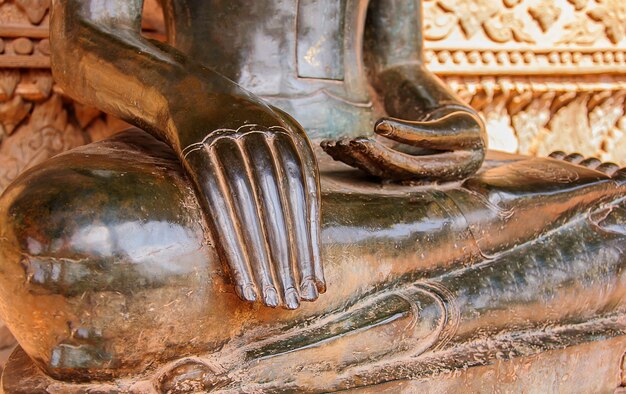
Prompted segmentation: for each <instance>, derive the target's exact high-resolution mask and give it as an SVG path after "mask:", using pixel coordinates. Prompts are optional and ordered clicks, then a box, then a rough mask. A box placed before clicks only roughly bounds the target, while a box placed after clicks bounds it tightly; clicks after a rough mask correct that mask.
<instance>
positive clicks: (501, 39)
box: [484, 12, 535, 44]
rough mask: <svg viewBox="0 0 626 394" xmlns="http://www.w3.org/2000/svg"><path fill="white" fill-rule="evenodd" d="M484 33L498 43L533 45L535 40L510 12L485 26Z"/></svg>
mask: <svg viewBox="0 0 626 394" xmlns="http://www.w3.org/2000/svg"><path fill="white" fill-rule="evenodd" d="M484 28H485V33H486V34H487V36H488V37H489V38H491V39H492V40H493V41H495V42H498V43H505V42H509V41H511V40H515V41H517V42H526V43H529V44H534V43H535V39H534V38H533V37H532V36H531V35H530V34H528V33H527V32H526V31H525V30H524V24H523V23H522V21H520V20H519V19H517V18H516V17H515V15H514V14H513V13H511V12H507V13H504V14H500V15H499V16H498V18H496V19H495V20H492V21H491V22H490V23H488V24H485V26H484Z"/></svg>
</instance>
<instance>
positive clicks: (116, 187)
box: [0, 141, 216, 378]
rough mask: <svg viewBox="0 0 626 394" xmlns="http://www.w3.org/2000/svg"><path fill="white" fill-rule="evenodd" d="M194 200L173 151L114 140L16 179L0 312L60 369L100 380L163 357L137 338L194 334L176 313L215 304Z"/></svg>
mask: <svg viewBox="0 0 626 394" xmlns="http://www.w3.org/2000/svg"><path fill="white" fill-rule="evenodd" d="M107 144H108V145H107ZM111 144H114V148H115V149H116V151H113V150H111V149H110V148H111V146H109V145H111ZM115 144H117V145H115ZM118 153H119V154H118ZM160 160H161V161H160ZM155 165H157V166H159V168H160V169H159V170H158V171H155V168H156V167H155ZM192 200H193V192H192V191H191V189H190V188H189V187H187V186H186V184H185V182H184V178H183V176H182V172H181V171H180V169H179V168H177V167H176V164H175V162H172V160H171V158H162V157H159V155H158V152H157V153H156V155H154V156H151V155H149V154H147V153H146V151H145V150H142V149H139V148H137V147H133V146H132V145H130V144H127V145H124V144H120V142H119V141H117V142H115V141H113V142H105V143H102V144H95V145H93V146H92V147H87V148H81V150H78V151H74V152H69V153H67V154H65V155H62V156H58V157H56V158H54V159H52V160H50V161H48V162H46V163H44V165H42V166H39V167H36V168H34V169H32V170H30V171H29V172H27V173H25V174H24V175H22V176H21V177H20V178H19V179H18V180H16V181H15V182H14V183H13V184H12V185H11V186H10V187H9V188H8V189H7V190H6V192H5V193H4V194H3V195H2V197H1V198H0V313H1V314H2V318H3V319H4V320H5V321H6V323H7V325H8V326H9V328H10V329H11V330H12V331H13V332H14V333H15V334H16V337H17V340H18V342H19V343H20V345H21V346H22V348H23V349H24V350H25V351H26V353H27V354H28V355H29V356H30V357H31V358H33V359H34V360H36V361H37V362H38V363H39V365H40V366H42V367H43V368H45V369H46V370H47V371H48V372H49V373H50V374H51V375H53V376H55V377H60V378H68V377H70V378H80V377H81V374H84V376H89V377H90V378H94V377H97V376H99V375H100V376H108V374H109V373H110V372H114V373H115V374H121V373H124V372H125V371H129V370H132V369H135V368H140V365H141V363H142V362H146V361H149V360H150V357H151V356H150V354H153V355H160V354H163V355H165V357H167V355H166V354H165V353H167V350H164V349H163V346H162V344H158V343H156V342H154V341H152V342H150V343H142V336H143V338H169V339H171V340H172V341H173V342H174V344H173V345H176V346H180V344H179V343H185V341H187V340H188V339H191V338H192V335H197V333H193V332H192V331H190V332H188V333H187V330H184V331H185V332H181V333H179V332H178V331H181V330H182V329H183V327H182V326H181V325H180V321H182V320H183V319H184V318H185V316H187V317H188V318H190V319H193V318H194V316H196V315H197V314H199V312H198V311H202V312H203V313H205V314H206V313H207V309H210V307H209V305H208V304H207V303H206V302H205V298H204V294H205V293H206V287H207V286H208V285H209V284H210V283H212V281H211V279H210V278H209V276H210V274H211V273H212V272H214V271H215V270H216V268H210V267H209V266H210V265H211V264H212V261H213V260H212V257H213V252H212V250H211V249H210V248H209V245H208V243H207V241H206V238H205V234H204V229H203V227H202V217H201V214H200V211H199V209H197V208H194V202H193V201H192ZM181 300H185V304H184V305H181V304H180V302H181ZM170 310H171V311H170ZM187 334H188V336H190V338H186V337H185V335H187ZM189 346H190V345H189ZM178 350H179V351H180V348H179V349H178ZM172 351H173V350H172ZM155 357H156V356H155Z"/></svg>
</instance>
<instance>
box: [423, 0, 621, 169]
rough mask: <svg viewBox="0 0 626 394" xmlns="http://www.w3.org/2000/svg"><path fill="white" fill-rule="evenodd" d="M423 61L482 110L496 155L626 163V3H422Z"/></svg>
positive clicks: (536, 0)
mask: <svg viewBox="0 0 626 394" xmlns="http://www.w3.org/2000/svg"><path fill="white" fill-rule="evenodd" d="M424 18H425V41H426V42H425V47H426V51H425V60H426V62H427V63H428V65H429V68H430V69H431V70H433V71H435V72H437V73H439V74H440V75H441V76H443V77H444V79H446V80H447V81H448V83H449V84H450V85H451V86H452V87H453V89H454V90H456V91H457V92H458V93H459V94H460V95H461V96H462V97H464V98H465V99H466V100H468V101H470V102H471V104H472V105H473V106H474V107H475V108H476V109H478V110H480V111H481V112H482V114H483V115H484V117H485V119H486V120H487V123H488V130H489V134H490V140H491V147H492V148H495V149H504V150H508V151H512V152H520V153H527V154H537V155H544V154H546V153H548V152H550V151H552V150H555V149H561V150H565V151H580V152H581V153H583V154H585V155H590V156H598V157H600V158H602V159H603V160H613V161H617V162H620V163H621V164H624V159H623V158H624V157H626V155H625V153H626V138H624V133H625V132H626V118H625V117H624V115H625V114H624V97H625V96H626V93H625V90H624V89H625V86H626V2H624V1H623V0H424Z"/></svg>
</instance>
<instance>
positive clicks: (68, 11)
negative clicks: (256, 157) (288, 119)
mask: <svg viewBox="0 0 626 394" xmlns="http://www.w3.org/2000/svg"><path fill="white" fill-rule="evenodd" d="M142 3H143V1H142V0H133V1H119V0H99V1H95V0H93V1H84V0H83V1H77V0H67V1H61V0H58V1H55V2H54V3H53V12H52V21H51V37H52V45H53V51H52V54H53V55H52V56H53V57H52V67H53V72H54V75H55V78H56V80H57V81H58V83H60V84H61V86H62V87H63V89H64V90H65V91H66V92H67V93H68V94H69V95H71V96H72V97H74V98H76V99H78V100H79V101H81V102H83V103H87V104H90V105H93V106H95V107H97V108H99V109H101V110H103V111H105V112H107V113H110V114H113V115H115V116H117V117H120V118H122V119H124V120H126V121H128V122H129V123H131V124H134V125H136V126H138V127H141V128H143V129H145V130H147V131H149V132H151V133H152V134H154V135H156V136H158V137H159V138H161V139H164V140H166V141H167V142H169V143H170V145H172V146H173V147H174V149H175V150H177V151H179V152H180V151H181V150H182V149H184V148H185V147H186V146H187V145H189V144H191V143H194V142H198V140H201V139H202V138H203V137H204V136H205V135H206V133H207V132H209V131H211V130H213V129H217V128H220V127H231V128H237V127H239V126H241V121H240V119H235V118H233V117H228V116H224V111H222V112H221V113H219V114H217V113H215V111H214V109H215V108H216V107H220V106H221V107H224V106H226V107H228V105H231V106H236V105H237V104H239V105H242V106H245V104H242V103H244V102H248V101H254V102H255V104H258V108H256V112H255V114H254V115H253V116H248V117H249V118H251V119H252V120H258V119H259V118H263V116H264V115H265V113H266V112H270V110H269V108H266V106H265V105H264V104H263V103H261V102H260V100H258V99H256V98H255V97H253V96H252V95H251V94H249V93H248V92H246V91H245V90H243V89H241V88H240V87H239V86H237V85H236V84H235V83H234V82H232V81H230V80H228V79H226V78H224V77H223V76H221V75H220V74H218V73H216V72H214V71H212V70H210V69H207V68H205V67H202V66H200V65H198V64H195V63H194V62H191V61H189V60H188V59H187V58H186V57H185V56H184V55H183V54H181V53H179V52H178V51H176V50H175V49H174V48H171V47H169V46H167V45H165V44H161V43H155V42H152V41H150V40H148V39H146V38H144V37H142V36H141V30H140V29H141V26H140V19H141V8H142ZM247 115H250V114H247ZM268 126H271V124H270V125H268Z"/></svg>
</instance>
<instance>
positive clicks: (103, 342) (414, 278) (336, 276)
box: [0, 131, 626, 379]
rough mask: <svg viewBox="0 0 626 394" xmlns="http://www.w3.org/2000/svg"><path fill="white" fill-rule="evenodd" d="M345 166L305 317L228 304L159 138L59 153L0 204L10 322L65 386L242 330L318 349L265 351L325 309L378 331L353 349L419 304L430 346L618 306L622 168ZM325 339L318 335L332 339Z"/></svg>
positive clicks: (1, 294) (227, 289) (208, 349)
mask: <svg viewBox="0 0 626 394" xmlns="http://www.w3.org/2000/svg"><path fill="white" fill-rule="evenodd" d="M346 171H347V170H346V169H345V168H343V167H334V166H332V165H327V164H326V163H323V165H322V173H323V177H322V188H323V190H322V195H323V207H322V208H323V231H322V238H323V253H324V263H325V270H326V276H327V280H328V287H329V290H328V293H327V294H325V295H322V296H321V297H320V299H319V300H318V301H316V302H315V303H310V304H308V303H307V304H304V305H303V307H302V308H301V309H300V310H298V311H286V310H280V311H268V309H266V308H265V307H261V306H259V305H249V304H246V303H243V302H241V301H240V300H239V299H238V298H237V296H236V295H235V294H234V292H233V290H232V285H231V284H230V282H229V279H228V276H227V274H226V272H225V270H224V269H223V267H222V266H221V264H220V262H219V260H218V259H217V255H216V253H215V250H214V246H213V244H212V241H211V240H210V239H209V238H208V237H209V235H208V234H209V231H207V229H206V228H205V225H204V220H203V219H202V216H201V211H200V209H199V208H198V205H197V201H196V199H195V197H194V193H193V191H192V189H191V188H190V186H189V184H188V183H187V182H186V179H185V177H184V175H183V174H182V170H181V169H180V167H179V165H178V164H177V161H176V159H175V158H174V157H173V156H172V154H171V153H170V152H169V151H168V150H167V148H165V147H164V146H163V145H161V144H160V143H158V142H156V141H155V140H153V139H152V137H149V136H147V135H146V134H144V133H141V132H138V131H133V132H130V133H126V134H124V135H121V136H119V137H116V138H114V139H113V140H110V141H105V142H102V143H98V144H92V145H91V146H87V147H83V148H80V149H78V150H75V151H71V152H68V153H65V154H63V155H60V156H57V157H56V158H54V159H52V160H51V161H49V162H48V163H46V165H45V166H41V167H37V168H35V169H32V170H30V171H28V172H27V173H26V174H24V175H23V176H22V177H21V178H20V180H18V181H17V182H16V183H14V184H13V185H12V186H11V187H10V188H9V189H8V190H7V191H6V192H5V194H4V195H3V196H2V198H1V199H0V264H1V266H0V311H1V312H2V317H3V319H5V320H6V322H7V324H8V325H9V327H10V328H11V329H12V331H13V332H14V333H15V334H16V336H17V339H18V341H19V343H20V345H21V346H22V348H23V349H24V350H25V351H26V353H27V354H29V355H30V356H31V357H32V358H33V359H34V360H36V362H37V363H38V364H39V365H40V366H42V367H44V368H45V369H46V370H47V371H49V372H50V373H51V374H52V375H53V376H57V377H62V378H63V377H68V376H69V377H76V378H80V377H84V376H89V377H92V378H93V377H101V378H106V377H109V376H112V375H123V374H125V373H130V372H134V371H135V372H136V371H143V369H144V368H145V367H146V366H147V365H150V364H151V363H152V362H153V361H154V360H165V361H167V360H172V359H175V358H179V357H181V356H186V355H191V354H201V353H207V354H210V353H212V352H219V351H222V350H223V348H224V347H226V348H227V347H228V345H227V344H228V343H229V342H232V341H233V338H239V339H238V340H239V341H240V344H241V345H242V346H244V347H245V346H246V345H249V344H250V343H256V342H258V343H265V345H264V346H262V347H259V348H255V349H254V350H250V351H248V353H246V354H248V355H249V357H252V358H254V357H257V358H259V359H264V358H267V357H268V356H275V355H278V354H280V355H283V354H286V356H281V357H287V358H288V357H292V356H290V355H289V354H288V353H290V352H293V351H294V350H298V349H303V351H314V350H311V347H312V345H311V344H306V343H305V344H303V345H298V343H297V341H296V340H295V339H293V338H291V339H290V338H286V339H285V338H283V339H280V338H279V339H278V340H277V341H275V342H271V343H266V342H267V341H268V338H272V335H275V336H277V337H280V335H278V334H279V333H284V332H287V331H288V330H289V329H291V328H294V327H295V328H298V329H299V327H300V328H302V327H304V328H302V329H303V330H306V329H308V328H306V327H308V326H307V325H309V324H313V323H311V321H316V320H315V319H321V317H320V316H322V317H329V319H330V323H329V322H325V323H323V324H322V323H320V324H321V326H320V327H322V326H324V327H329V326H328V324H331V325H332V319H333V317H334V318H335V319H336V320H337V321H343V320H342V319H347V317H346V316H345V313H347V312H346V311H348V312H349V315H350V317H349V318H350V319H356V318H355V317H354V316H360V317H359V318H358V319H361V320H363V321H365V323H362V327H361V326H359V327H361V328H363V327H365V328H367V327H370V328H371V330H373V331H371V332H372V333H373V334H371V335H374V336H373V337H372V338H369V339H368V340H365V339H364V338H360V339H359V341H365V342H369V343H374V342H375V339H374V338H384V337H385V335H391V334H390V333H386V332H385V331H384V329H383V328H379V326H378V324H379V323H380V322H386V321H387V320H384V319H383V318H384V317H385V316H386V315H385V314H389V316H402V317H401V318H398V319H399V320H397V323H393V324H398V325H400V326H402V324H404V323H402V319H404V318H405V317H406V316H409V317H410V315H411V313H412V312H411V311H410V306H409V307H407V308H408V309H407V308H405V304H406V303H407V302H408V303H409V304H410V303H416V304H417V305H420V310H421V314H420V316H419V318H418V321H419V324H418V325H417V326H418V328H417V329H415V330H416V331H415V333H414V335H415V336H416V338H418V339H419V340H420V341H422V340H423V341H424V344H425V345H424V348H423V349H421V350H420V351H424V350H426V349H427V348H428V346H431V345H432V344H433V343H436V342H437V340H438V339H437V338H438V335H440V334H441V332H443V331H445V330H444V327H443V326H442V325H445V324H448V323H449V321H450V319H452V320H454V319H456V320H457V321H456V328H455V331H454V335H456V336H457V337H459V338H468V337H471V336H472V332H474V331H476V330H478V329H481V328H485V327H489V329H490V330H493V331H494V332H497V331H498V330H500V329H505V328H506V329H513V328H515V327H531V326H533V325H534V324H537V325H540V324H542V323H545V322H546V321H551V322H561V321H568V322H571V321H586V320H589V319H593V318H596V317H598V316H600V315H602V314H605V313H610V312H612V311H616V310H621V309H623V305H624V300H623V298H622V293H624V291H625V290H626V289H624V288H623V286H622V284H621V283H622V280H621V279H620V278H622V271H623V266H624V263H625V262H626V257H625V256H623V254H622V252H621V249H620V247H619V245H620V244H622V245H623V241H624V238H625V237H626V230H625V228H626V226H625V224H626V213H625V212H626V211H625V210H624V207H623V203H621V202H620V199H621V198H623V197H624V196H626V194H625V191H626V189H625V187H624V179H626V177H624V174H622V173H620V172H618V174H617V175H616V176H614V177H613V178H611V177H608V176H606V175H604V174H602V173H600V172H597V171H593V170H589V169H587V168H583V167H579V166H575V165H572V164H569V163H565V162H562V161H557V160H552V159H527V158H520V157H516V156H502V155H500V156H498V157H495V158H493V159H492V160H491V161H488V162H487V164H486V166H485V168H484V169H483V170H481V171H480V172H479V173H478V174H477V175H476V176H474V177H472V178H471V179H469V180H467V181H465V182H464V183H463V184H450V185H439V186H433V185H422V186H402V185H381V184H379V183H375V182H372V181H371V180H368V179H364V178H363V179H360V180H357V181H356V182H355V181H354V179H355V178H354V174H355V173H354V172H351V171H348V172H346ZM347 177H349V178H350V179H351V180H352V182H351V183H350V184H348V183H347V182H345V181H344V179H345V178H347ZM531 277H532V278H531ZM511 278H512V279H511ZM531 279H532V280H531ZM572 283H575V285H573V284H572ZM575 286H578V287H577V288H576V289H577V291H578V293H579V294H589V297H590V298H589V300H590V301H589V305H587V308H586V309H584V310H582V309H581V308H580V307H578V306H576V305H573V304H572V303H571V300H570V299H569V298H568V294H569V293H568V292H569V291H570V290H572V289H574V287H575ZM600 287H601V288H602V289H603V292H602V294H598V292H597V289H598V288H600ZM396 295H398V297H396ZM394 297H395V298H394ZM579 297H580V295H579ZM405 300H408V301H405ZM367 308H372V310H376V311H379V312H380V313H379V314H378V315H376V313H374V315H376V316H377V317H376V316H374V317H373V315H372V314H370V313H369V312H368V313H366V312H363V311H364V310H367ZM455 308H456V309H455ZM453 309H455V310H454V311H453ZM555 311H556V312H555ZM342 313H343V314H342ZM451 316H453V317H451ZM415 317H416V316H413V318H415ZM311 319H313V320H311ZM368 319H370V320H371V319H373V320H371V321H368ZM376 319H382V320H380V321H379V320H376ZM361 320H359V321H361ZM320 321H321V320H320ZM305 322H307V323H306V324H304V323H305ZM376 322H379V323H376ZM351 324H357V325H358V324H361V323H354V322H352V323H351ZM381 324H382V323H381ZM385 324H387V323H385ZM313 325H314V324H313ZM383 326H384V324H383ZM333 327H334V326H333ZM403 327H404V326H403ZM407 327H408V326H407ZM341 329H342V328H341V327H339V326H337V327H334V328H332V329H328V330H327V331H328V332H331V331H333V330H339V331H341ZM343 329H345V328H343ZM404 329H406V327H405V328H403V330H404ZM411 329H414V328H411ZM320 330H321V331H320ZM377 330H378V331H377ZM365 331H368V330H367V329H366V330H365ZM324 332H326V331H324V330H323V329H322V328H320V329H319V330H317V331H311V333H309V334H307V336H308V337H311V338H313V339H312V340H313V341H315V338H316V335H317V336H319V338H325V339H324V340H328V338H329V337H328V335H330V337H332V338H335V337H333V336H332V335H335V334H332V335H331V334H328V332H326V334H324ZM333 332H335V331H333ZM358 335H369V334H358ZM365 338H367V337H365ZM349 340H350V339H349V338H348V339H346V338H344V337H343V336H341V335H339V334H337V335H336V341H349ZM281 341H282V342H281ZM429 341H430V342H429ZM322 342H323V341H322V339H320V340H319V343H322ZM418 342H419V341H418ZM452 342H454V340H453V341H452ZM346 343H349V342H346ZM416 343H417V342H416ZM419 343H421V342H419ZM344 345H345V344H344ZM298 346H300V347H298ZM346 346H347V345H346ZM354 346H357V345H355V344H350V345H349V346H347V347H346V349H347V348H349V347H351V349H352V350H354ZM416 346H417V345H416ZM419 346H422V345H419ZM373 348H376V346H373ZM285 349H286V350H285ZM305 349H309V350H305ZM398 349H399V348H398ZM287 350H288V351H287ZM386 351H387V352H388V351H389V350H382V349H373V350H372V352H373V353H374V354H377V355H378V356H380V357H382V356H383V355H384V354H385V352H386ZM295 353H298V352H297V351H296V352H295ZM320 357H322V356H320ZM322 358H323V357H322ZM345 362H347V363H350V362H355V363H358V362H361V361H358V362H357V361H345ZM251 368H252V367H251ZM264 373H267V371H265V372H264ZM252 375H253V374H252ZM268 379H271V378H268Z"/></svg>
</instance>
